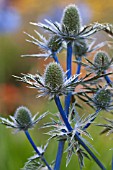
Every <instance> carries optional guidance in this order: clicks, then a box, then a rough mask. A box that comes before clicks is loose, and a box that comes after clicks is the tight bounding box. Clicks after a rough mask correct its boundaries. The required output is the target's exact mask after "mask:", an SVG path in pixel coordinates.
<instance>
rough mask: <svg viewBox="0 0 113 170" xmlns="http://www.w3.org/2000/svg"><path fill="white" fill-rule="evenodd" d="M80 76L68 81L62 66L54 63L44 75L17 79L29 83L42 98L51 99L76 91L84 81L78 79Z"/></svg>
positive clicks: (30, 75) (29, 75) (28, 75)
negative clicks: (47, 97)
mask: <svg viewBox="0 0 113 170" xmlns="http://www.w3.org/2000/svg"><path fill="white" fill-rule="evenodd" d="M78 76H79V75H74V76H72V77H71V78H69V79H67V77H66V73H64V72H63V69H62V67H61V66H60V64H57V63H56V62H52V63H50V64H48V65H47V67H46V69H45V72H44V75H43V76H40V75H39V74H35V75H32V74H23V77H17V76H15V77H16V78H18V80H20V81H22V82H24V83H27V84H28V85H30V87H31V88H35V89H37V90H38V92H39V93H40V95H38V97H41V96H47V95H49V97H50V99H52V98H53V97H55V96H60V95H62V94H64V95H67V94H68V93H69V92H72V91H74V89H75V87H76V86H77V85H78V84H79V83H80V82H81V81H82V80H77V81H76V78H77V77H78Z"/></svg>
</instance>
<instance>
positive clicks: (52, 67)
mask: <svg viewBox="0 0 113 170" xmlns="http://www.w3.org/2000/svg"><path fill="white" fill-rule="evenodd" d="M63 76H64V75H63V70H62V68H61V66H60V65H59V64H56V63H50V64H49V65H48V66H47V67H46V70H45V73H44V83H45V85H46V86H50V87H51V88H52V89H55V88H57V87H58V86H62V84H63Z"/></svg>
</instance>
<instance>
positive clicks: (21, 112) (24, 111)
mask: <svg viewBox="0 0 113 170" xmlns="http://www.w3.org/2000/svg"><path fill="white" fill-rule="evenodd" d="M46 114H47V112H46V113H44V114H42V115H41V116H39V117H38V118H36V117H37V114H36V115H35V116H33V117H32V114H31V112H30V110H29V109H28V108H26V107H24V106H20V107H18V108H17V110H16V112H15V114H14V116H10V119H11V120H9V119H5V118H2V117H0V120H1V123H2V124H4V125H6V126H7V127H9V128H14V129H16V132H18V131H26V130H28V129H30V128H33V127H34V125H35V124H36V123H38V122H39V121H40V120H41V119H43V118H44V117H45V116H46Z"/></svg>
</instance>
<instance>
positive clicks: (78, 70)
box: [76, 57, 82, 79]
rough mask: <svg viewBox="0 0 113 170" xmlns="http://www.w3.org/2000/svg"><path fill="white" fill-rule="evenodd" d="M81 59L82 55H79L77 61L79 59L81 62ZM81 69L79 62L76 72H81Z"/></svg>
mask: <svg viewBox="0 0 113 170" xmlns="http://www.w3.org/2000/svg"><path fill="white" fill-rule="evenodd" d="M81 59H82V57H78V58H77V61H78V62H81ZM80 71H81V63H78V64H77V70H76V74H80ZM77 79H78V77H77Z"/></svg>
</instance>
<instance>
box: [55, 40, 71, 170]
mask: <svg viewBox="0 0 113 170" xmlns="http://www.w3.org/2000/svg"><path fill="white" fill-rule="evenodd" d="M53 58H55V57H53ZM54 60H55V59H54ZM56 62H57V61H56ZM57 63H58V62H57ZM66 67H67V71H68V72H67V78H70V77H71V74H72V43H68V44H67V66H66ZM70 101H71V93H69V94H68V95H67V96H66V97H65V113H66V115H67V116H68V114H69V106H70ZM56 102H57V100H56ZM64 119H65V115H64ZM64 144H65V141H59V145H58V151H57V156H56V161H55V166H54V170H59V169H60V164H61V159H62V155H63V149H64Z"/></svg>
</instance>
